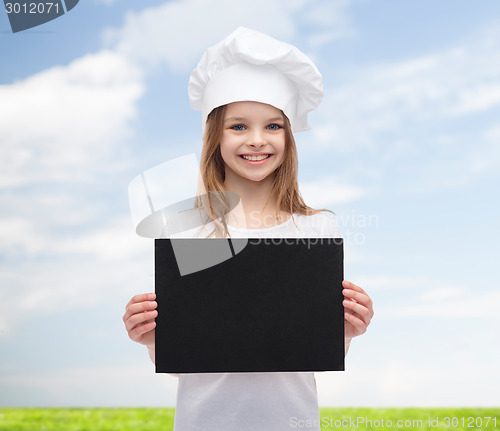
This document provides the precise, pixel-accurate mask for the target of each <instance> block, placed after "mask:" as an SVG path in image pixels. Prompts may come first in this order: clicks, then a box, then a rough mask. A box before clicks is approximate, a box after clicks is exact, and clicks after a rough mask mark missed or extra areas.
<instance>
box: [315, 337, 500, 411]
mask: <svg viewBox="0 0 500 431" xmlns="http://www.w3.org/2000/svg"><path fill="white" fill-rule="evenodd" d="M359 343H360V344H362V340H360V341H359ZM353 344H354V342H353ZM353 347H354V348H355V346H351V349H353ZM419 347H420V349H421V350H423V351H424V350H426V349H427V346H419ZM351 349H350V350H351ZM359 349H360V354H358V355H356V354H354V355H353V353H354V352H351V351H349V353H348V355H347V357H346V371H345V372H342V373H336V372H329V373H317V374H316V381H317V386H318V401H319V405H320V406H339V407H341V406H348V407H355V406H356V407H362V406H373V407H382V406H388V407H408V406H413V407H429V406H435V407H442V406H443V405H447V406H449V405H453V406H464V407H465V406H467V407H470V406H495V405H498V402H500V398H499V395H498V391H497V390H496V385H497V384H498V381H499V379H500V374H499V372H498V367H497V366H496V363H494V361H490V363H489V364H488V363H487V361H477V359H476V358H466V359H464V357H463V356H459V357H458V358H455V361H454V363H450V364H447V365H446V367H445V366H443V362H442V361H439V362H437V361H436V363H435V364H433V365H429V364H427V363H422V364H418V363H414V362H411V361H409V360H408V359H405V358H403V357H401V354H400V353H398V347H397V346H385V347H384V348H383V349H381V350H380V351H379V352H378V354H379V355H380V357H381V359H382V365H381V364H380V363H376V364H371V363H370V362H371V361H370V359H369V358H366V359H363V354H362V350H363V347H362V346H361V345H360V346H359ZM460 350H461V349H459V350H458V351H457V353H458V352H459V351H460ZM431 352H432V350H430V348H429V355H431V354H432V353H431ZM353 356H356V357H354V358H353ZM360 361H362V362H360ZM480 363H481V366H482V368H483V370H484V373H485V375H488V378H487V379H478V371H477V367H478V366H479V364H480Z"/></svg>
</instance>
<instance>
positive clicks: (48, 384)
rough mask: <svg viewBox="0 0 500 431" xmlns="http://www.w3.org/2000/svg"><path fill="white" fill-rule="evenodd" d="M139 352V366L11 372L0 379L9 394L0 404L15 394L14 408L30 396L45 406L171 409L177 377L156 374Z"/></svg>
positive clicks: (6, 403) (3, 403) (7, 401)
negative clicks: (163, 407)
mask: <svg viewBox="0 0 500 431" xmlns="http://www.w3.org/2000/svg"><path fill="white" fill-rule="evenodd" d="M141 347H142V346H141ZM130 351H132V349H130ZM141 353H143V357H144V359H143V361H141V363H140V364H138V365H119V364H117V365H116V364H115V365H113V366H92V367H78V366H75V367H60V368H57V369H48V370H44V372H43V373H41V372H36V371H31V372H30V371H26V370H24V371H23V372H22V373H18V372H17V370H12V371H10V373H9V375H6V376H0V385H1V386H2V387H3V388H8V392H6V393H9V394H10V397H9V399H7V398H5V399H1V398H2V397H1V395H0V401H1V402H2V405H10V403H11V402H12V398H14V395H15V402H16V404H15V405H16V406H17V405H25V404H24V403H25V402H26V401H24V400H25V398H26V395H28V394H30V393H31V394H32V395H31V399H32V400H33V399H36V398H37V397H40V399H38V400H36V405H40V406H47V407H54V406H61V407H62V406H65V407H75V406H81V405H88V406H95V405H104V406H107V407H124V406H144V407H146V406H147V407H151V406H154V405H157V406H158V407H160V406H165V405H170V406H174V405H175V397H176V390H177V384H178V383H177V382H178V379H177V377H175V376H170V375H166V374H165V375H158V374H155V372H154V365H153V363H152V362H150V361H149V357H148V354H147V350H146V348H145V347H143V348H142V352H141ZM124 362H127V361H126V360H125V361H124ZM23 393H24V396H23ZM33 393H34V395H33ZM40 394H41V395H40ZM32 403H33V401H32ZM27 405H28V406H32V405H33V404H31V403H27Z"/></svg>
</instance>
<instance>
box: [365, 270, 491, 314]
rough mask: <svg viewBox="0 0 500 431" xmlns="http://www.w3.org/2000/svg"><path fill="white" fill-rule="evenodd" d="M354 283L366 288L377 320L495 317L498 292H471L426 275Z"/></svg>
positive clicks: (391, 277)
mask: <svg viewBox="0 0 500 431" xmlns="http://www.w3.org/2000/svg"><path fill="white" fill-rule="evenodd" d="M356 284H358V285H359V286H362V287H363V288H364V289H366V291H367V293H368V294H369V295H370V296H371V297H372V299H373V300H374V304H375V305H376V314H377V317H376V318H377V320H379V319H384V320H394V319H414V318H438V319H466V318H495V319H498V318H499V316H498V313H497V311H496V305H495V304H497V303H498V301H500V292H498V291H495V290H483V289H482V290H481V291H477V292H475V293H474V295H473V296H471V295H470V294H468V293H467V292H470V289H471V288H470V287H469V286H464V285H457V284H453V283H449V282H447V281H446V280H440V279H431V278H428V277H426V276H419V275H410V276H364V277H363V276H360V277H358V278H357V279H356Z"/></svg>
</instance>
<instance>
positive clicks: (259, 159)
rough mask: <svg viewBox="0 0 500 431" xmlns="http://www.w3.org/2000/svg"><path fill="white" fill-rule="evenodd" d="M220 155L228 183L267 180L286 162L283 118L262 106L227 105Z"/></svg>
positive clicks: (264, 105)
mask: <svg viewBox="0 0 500 431" xmlns="http://www.w3.org/2000/svg"><path fill="white" fill-rule="evenodd" d="M220 151H221V155H222V158H223V160H224V163H225V169H226V170H225V173H226V180H227V179H229V178H230V179H231V180H233V181H234V180H236V179H244V180H250V181H262V180H264V179H265V178H267V177H268V176H269V175H270V174H272V173H273V172H274V171H275V170H276V169H277V168H278V167H279V166H280V164H281V162H282V160H283V155H284V152H285V129H284V119H283V114H282V113H281V111H280V110H279V109H277V108H275V107H274V106H271V105H267V104H264V103H260V102H247V101H245V102H233V103H230V104H228V105H227V107H226V113H225V118H224V126H223V132H222V137H221V141H220ZM249 159H250V160H249ZM251 159H253V160H251ZM255 159H256V160H255Z"/></svg>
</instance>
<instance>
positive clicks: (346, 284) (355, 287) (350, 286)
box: [342, 280, 368, 296]
mask: <svg viewBox="0 0 500 431" xmlns="http://www.w3.org/2000/svg"><path fill="white" fill-rule="evenodd" d="M342 286H344V287H345V288H346V289H352V290H356V291H358V292H361V293H364V294H365V295H366V296H368V294H367V293H366V292H365V291H364V290H363V289H362V288H361V287H360V286H358V285H357V284H354V283H353V282H352V281H347V280H344V281H343V282H342Z"/></svg>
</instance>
